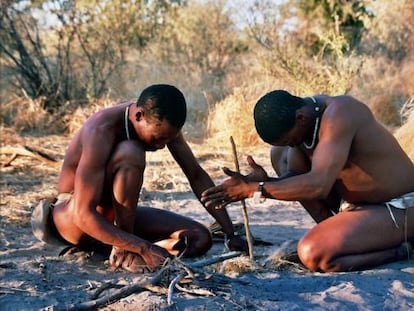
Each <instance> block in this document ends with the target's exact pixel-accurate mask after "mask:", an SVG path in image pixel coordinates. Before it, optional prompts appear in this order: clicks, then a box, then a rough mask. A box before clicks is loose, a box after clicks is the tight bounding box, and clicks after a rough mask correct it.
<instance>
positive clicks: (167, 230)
mask: <svg viewBox="0 0 414 311" xmlns="http://www.w3.org/2000/svg"><path fill="white" fill-rule="evenodd" d="M134 231H135V234H136V235H137V236H139V237H141V238H143V239H146V240H148V241H151V242H155V241H159V240H163V239H168V238H170V237H172V235H173V234H174V233H177V232H183V233H185V232H191V231H202V232H207V231H208V229H207V228H206V227H205V226H204V225H202V224H200V223H198V222H196V221H195V220H193V219H191V218H189V217H185V216H182V215H179V214H176V213H173V212H170V211H166V210H162V209H158V208H151V207H144V206H140V207H138V208H137V213H136V216H135V229H134Z"/></svg>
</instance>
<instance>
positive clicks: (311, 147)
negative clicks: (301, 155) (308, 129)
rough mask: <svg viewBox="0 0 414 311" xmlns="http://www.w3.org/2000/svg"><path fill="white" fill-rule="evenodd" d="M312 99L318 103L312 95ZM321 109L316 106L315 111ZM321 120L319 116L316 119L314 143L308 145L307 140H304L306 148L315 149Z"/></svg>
mask: <svg viewBox="0 0 414 311" xmlns="http://www.w3.org/2000/svg"><path fill="white" fill-rule="evenodd" d="M310 99H312V101H313V103H314V104H315V105H316V99H315V98H314V97H313V96H310ZM319 110H320V109H319V107H318V106H315V111H316V112H318V111H319ZM319 120H320V118H319V117H317V118H316V121H315V129H314V130H313V137H312V143H311V144H310V145H308V144H307V143H306V142H303V145H304V146H305V148H306V149H313V147H315V142H316V134H317V133H318V129H319Z"/></svg>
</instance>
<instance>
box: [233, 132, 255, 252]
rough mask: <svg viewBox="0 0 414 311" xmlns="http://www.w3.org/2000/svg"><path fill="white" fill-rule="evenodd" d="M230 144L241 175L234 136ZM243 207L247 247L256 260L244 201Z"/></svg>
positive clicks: (237, 169)
mask: <svg viewBox="0 0 414 311" xmlns="http://www.w3.org/2000/svg"><path fill="white" fill-rule="evenodd" d="M230 142H231V147H232V149H233V157H234V164H235V166H236V171H237V172H238V173H240V166H239V160H238V157H237V150H236V144H235V143H234V139H233V136H230ZM241 205H242V212H243V219H244V229H245V231H246V238H247V245H248V247H249V257H250V259H251V260H254V254H253V239H252V234H251V232H250V226H249V216H248V215H247V208H246V202H245V201H244V200H241Z"/></svg>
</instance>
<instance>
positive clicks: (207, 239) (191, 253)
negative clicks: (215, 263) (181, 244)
mask: <svg viewBox="0 0 414 311" xmlns="http://www.w3.org/2000/svg"><path fill="white" fill-rule="evenodd" d="M183 238H184V239H186V240H187V241H186V250H185V252H184V256H185V257H198V256H202V255H204V254H205V253H207V251H208V250H209V249H210V248H211V246H212V245H213V242H212V238H211V233H210V231H209V230H208V229H207V228H206V227H204V226H202V225H200V226H197V227H195V228H193V229H191V230H188V231H187V232H186V233H185V234H184V237H183Z"/></svg>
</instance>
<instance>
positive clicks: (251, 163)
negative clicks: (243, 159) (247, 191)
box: [247, 155, 260, 169]
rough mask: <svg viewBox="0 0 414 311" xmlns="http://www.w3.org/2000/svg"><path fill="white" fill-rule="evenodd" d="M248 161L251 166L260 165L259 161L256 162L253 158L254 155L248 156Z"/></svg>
mask: <svg viewBox="0 0 414 311" xmlns="http://www.w3.org/2000/svg"><path fill="white" fill-rule="evenodd" d="M247 163H248V164H249V166H250V167H251V168H253V169H254V168H257V167H260V166H259V165H258V164H257V163H256V161H255V160H254V159H253V157H252V156H250V155H249V156H247Z"/></svg>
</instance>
